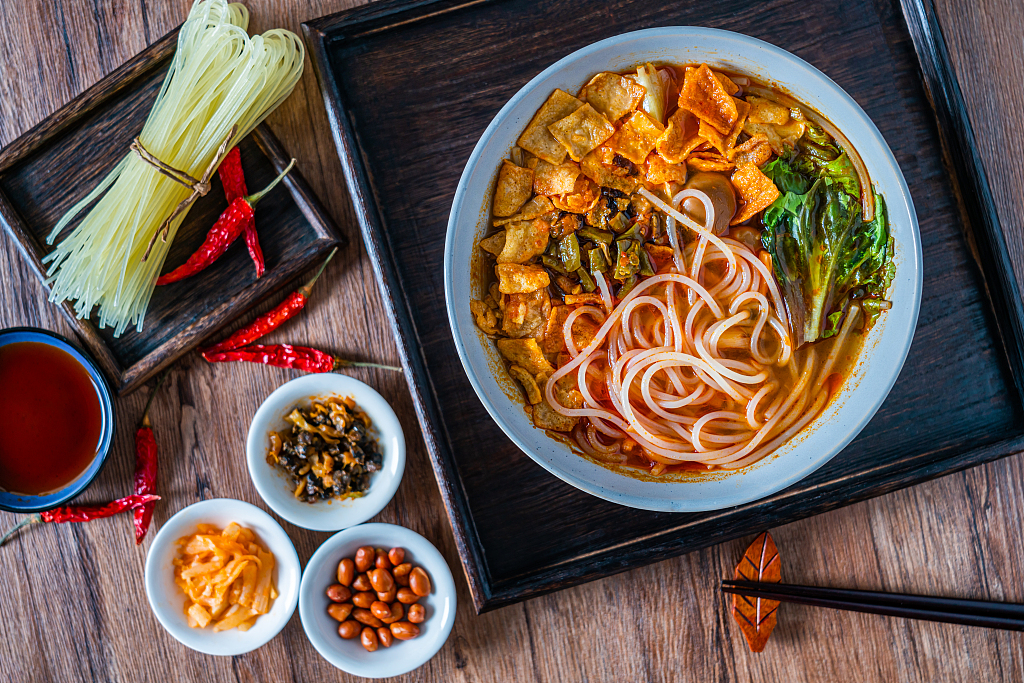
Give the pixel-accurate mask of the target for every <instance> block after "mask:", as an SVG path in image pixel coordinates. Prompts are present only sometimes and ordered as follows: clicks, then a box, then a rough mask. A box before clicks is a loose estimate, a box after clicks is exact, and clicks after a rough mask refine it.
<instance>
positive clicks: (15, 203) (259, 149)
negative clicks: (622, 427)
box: [0, 29, 341, 394]
mask: <svg viewBox="0 0 1024 683" xmlns="http://www.w3.org/2000/svg"><path fill="white" fill-rule="evenodd" d="M177 37H178V31H177V29H175V30H174V31H171V32H170V33H169V34H167V35H166V36H164V37H163V38H161V39H160V40H159V41H157V42H156V43H154V44H153V45H151V46H149V47H148V48H146V49H145V50H143V51H142V52H141V53H139V54H138V55H136V56H135V57H134V58H132V59H131V60H130V61H128V62H126V63H125V64H124V65H122V66H121V67H120V68H118V69H117V70H115V71H113V72H112V73H110V74H109V75H108V76H106V77H105V78H103V79H102V80H101V81H99V82H97V83H96V84H95V85H93V86H92V87H91V88H89V89H88V90H86V91H85V92H84V93H82V94H81V95H79V96H78V97H76V98H75V99H74V100H72V101H71V102H69V103H68V104H67V105H65V106H64V107H62V108H61V109H60V110H59V111H57V112H55V113H54V114H53V115H51V116H50V117H48V118H47V119H45V120H44V121H42V122H41V123H40V124H39V125H37V126H36V127H35V128H33V129H32V130H30V131H28V132H26V133H25V134H24V135H22V136H21V137H19V138H18V139H17V140H15V141H14V142H12V143H11V144H10V145H8V146H7V147H6V148H5V149H3V150H2V151H0V223H2V224H3V227H4V229H5V230H7V232H8V233H9V234H10V235H12V236H13V237H14V239H15V241H16V242H17V244H18V246H19V247H20V249H21V252H22V254H23V255H24V256H25V259H26V261H27V262H28V263H29V264H30V265H31V266H32V269H33V270H34V271H35V273H36V274H37V275H38V276H39V278H40V279H43V280H45V271H46V269H45V266H44V265H43V264H42V260H41V259H42V257H43V256H44V255H45V254H46V253H48V252H49V251H50V250H51V249H52V246H50V245H47V244H46V236H47V234H49V232H50V230H51V229H52V228H53V226H54V225H56V223H57V221H58V220H59V219H60V217H61V216H62V215H63V214H64V213H65V212H66V211H67V210H68V209H69V208H70V207H71V206H72V205H74V204H75V202H77V201H78V200H79V199H80V198H81V197H83V196H85V195H86V194H87V193H88V192H89V191H90V190H91V189H92V188H93V187H94V186H95V185H96V183H97V182H99V180H100V179H101V178H103V176H105V175H106V174H107V172H108V171H109V170H110V169H111V168H113V166H114V165H115V164H116V163H117V162H118V161H119V160H120V159H121V157H123V156H124V154H126V153H127V151H128V145H129V143H130V142H131V141H132V139H133V138H134V137H135V136H136V135H138V133H139V131H141V130H142V126H143V123H144V122H145V119H146V116H147V115H148V114H149V110H150V107H151V105H152V103H153V101H154V100H155V99H156V95H157V92H158V91H159V89H160V85H161V84H162V83H163V80H164V75H165V74H166V73H167V69H168V67H169V66H170V60H171V57H172V56H173V54H174V49H175V47H176V44H177ZM239 148H240V150H241V153H242V164H243V167H244V169H245V173H246V181H247V184H248V187H249V189H250V190H251V191H256V190H258V189H259V188H261V187H263V186H264V185H266V184H267V183H269V182H270V180H271V179H273V177H274V176H276V175H277V174H278V173H279V172H280V171H282V170H283V169H284V167H285V166H287V164H288V161H289V157H288V154H287V153H286V152H285V151H284V150H283V149H282V148H281V145H280V143H279V142H278V141H277V138H275V137H274V135H273V133H271V132H270V129H269V128H268V127H267V126H266V125H262V124H261V125H260V126H258V127H257V128H256V129H255V130H254V131H253V132H252V134H251V135H249V136H247V137H246V138H245V139H244V140H242V142H241V143H240V144H239ZM301 167H302V163H301V161H300V162H299V163H298V164H297V167H296V169H293V170H292V171H291V172H290V173H289V174H288V175H287V176H286V177H285V179H284V181H283V182H282V183H281V186H280V187H279V188H277V189H276V190H274V192H273V194H272V195H269V196H268V197H267V199H266V200H265V201H263V202H261V203H260V206H259V210H258V212H257V215H256V228H257V231H258V232H259V236H260V245H261V247H262V248H263V255H264V257H265V259H266V265H267V269H266V272H265V273H264V275H263V277H261V278H259V279H258V280H257V279H256V276H255V270H254V268H253V265H252V262H251V260H250V259H249V255H248V252H247V251H246V248H245V245H244V243H243V241H242V240H238V241H237V243H236V244H233V245H232V246H231V247H230V248H229V249H228V251H227V252H226V253H225V254H224V256H222V257H221V258H220V259H219V260H218V261H217V263H216V264H214V265H213V266H211V267H210V268H208V269H207V270H205V271H204V272H203V273H202V274H201V275H199V276H196V277H193V278H189V279H187V280H183V281H181V282H177V283H175V284H173V285H168V286H164V287H158V288H157V289H156V291H155V292H154V294H153V299H152V301H151V303H150V306H149V311H148V312H147V313H146V318H145V321H144V324H143V328H142V331H141V332H138V331H136V330H135V328H134V327H132V328H129V329H128V330H126V331H125V332H124V333H123V334H122V335H121V336H120V337H116V338H115V337H114V336H113V334H112V330H111V329H109V328H107V329H100V328H99V327H98V326H97V325H96V324H95V321H94V320H81V319H79V318H77V317H76V316H75V313H74V310H73V309H72V307H71V305H70V304H69V303H64V304H63V305H62V309H63V311H64V313H65V314H66V315H67V317H68V318H69V319H70V320H71V323H72V324H73V325H74V326H75V330H76V331H77V333H78V335H79V337H80V338H81V340H82V342H83V343H84V344H85V346H86V348H87V349H88V350H89V352H90V353H91V354H92V355H93V357H94V358H95V359H96V360H97V362H98V363H99V365H100V366H101V367H102V368H103V371H104V373H105V374H106V376H107V377H108V379H109V380H110V381H111V383H112V385H113V387H114V388H115V389H116V390H117V391H118V392H119V393H122V394H124V393H127V392H130V391H132V390H133V389H135V388H136V387H138V386H139V385H140V384H142V383H143V382H145V381H146V380H147V379H148V378H149V377H151V376H153V375H154V374H155V373H157V372H159V371H160V370H161V369H162V368H163V367H166V366H167V365H169V364H170V363H172V362H173V361H174V360H175V359H177V358H179V357H180V356H182V355H183V354H185V353H187V352H188V351H189V350H191V349H193V348H195V347H196V346H198V345H199V344H200V343H201V342H202V341H203V340H204V339H205V338H207V337H208V336H210V335H211V334H213V333H214V332H216V331H217V329H219V328H220V327H222V326H223V325H225V324H227V323H229V322H230V321H231V320H232V319H234V318H235V317H236V316H238V315H240V314H241V313H243V312H245V311H246V310H247V309H248V308H250V307H251V306H253V305H255V304H256V303H257V302H259V301H260V300H262V299H263V298H265V297H267V296H270V295H271V294H273V293H274V292H276V291H277V290H279V289H281V288H283V287H284V286H285V285H286V284H288V283H289V282H290V281H291V280H292V279H293V278H295V277H296V276H297V275H299V274H300V273H302V272H303V271H304V270H306V269H307V268H308V267H309V266H310V265H312V263H313V262H314V261H316V260H318V259H319V257H321V255H323V254H324V253H325V252H326V251H329V250H330V249H331V248H332V247H334V246H335V245H337V244H339V243H340V241H341V236H340V235H339V233H338V230H337V228H336V227H335V226H334V224H333V222H332V221H331V219H330V217H329V216H328V214H327V212H326V211H325V210H324V209H323V208H322V207H321V205H320V203H319V201H318V200H317V199H316V197H315V196H314V195H313V192H312V190H310V188H309V186H308V185H307V184H306V181H305V180H304V179H303V177H302V174H301V173H300V169H301ZM225 208H227V201H226V199H225V198H224V189H223V187H222V186H221V184H220V180H219V179H216V178H215V180H214V183H213V187H212V189H211V190H210V192H209V194H207V195H206V196H205V197H202V198H201V199H199V200H198V201H197V202H196V203H195V205H193V207H192V210H191V211H190V212H189V214H188V216H187V217H186V219H185V222H184V223H182V225H181V227H180V228H179V230H178V234H177V236H176V238H175V240H174V243H173V244H172V245H171V249H170V252H169V253H168V255H167V260H166V263H165V266H164V270H165V271H169V270H171V269H172V268H174V267H175V266H177V265H179V264H181V263H183V262H184V261H185V259H187V258H188V256H189V255H190V254H191V253H192V252H193V251H195V249H196V248H197V247H198V246H199V245H200V244H202V242H203V239H204V238H205V236H206V232H207V230H208V229H209V228H210V226H211V225H213V223H214V222H215V221H216V219H217V217H218V216H219V215H220V214H221V212H222V211H224V209H225ZM83 215H84V214H83ZM40 305H47V304H46V303H45V302H40Z"/></svg>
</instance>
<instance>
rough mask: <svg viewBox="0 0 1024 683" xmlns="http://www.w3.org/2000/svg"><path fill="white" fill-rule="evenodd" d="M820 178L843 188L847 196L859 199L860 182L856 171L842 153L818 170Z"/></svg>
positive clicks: (848, 158) (844, 153) (847, 157)
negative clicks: (832, 181) (829, 179)
mask: <svg viewBox="0 0 1024 683" xmlns="http://www.w3.org/2000/svg"><path fill="white" fill-rule="evenodd" d="M819 171H820V173H821V177H822V178H831V179H832V180H834V181H835V182H837V183H839V184H840V185H842V186H843V189H844V190H846V193H847V194H850V195H853V196H854V197H858V198H859V197H860V180H859V179H858V178H857V169H855V168H854V167H853V162H852V161H850V157H849V156H847V155H846V152H843V153H842V154H840V155H839V156H838V157H836V158H835V159H834V160H832V161H830V162H828V163H827V164H822V165H821V167H820V168H819Z"/></svg>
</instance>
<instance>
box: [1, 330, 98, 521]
mask: <svg viewBox="0 0 1024 683" xmlns="http://www.w3.org/2000/svg"><path fill="white" fill-rule="evenodd" d="M18 342H36V343H39V344H46V345H47V346H53V347H56V348H58V349H60V350H62V351H64V352H66V353H67V354H68V355H70V356H71V357H72V358H74V359H75V361H77V362H78V363H79V364H80V365H81V366H82V367H83V368H85V370H86V372H88V373H89V377H90V378H92V386H93V388H94V389H95V390H96V397H97V398H98V399H99V403H100V419H101V421H102V422H101V425H100V438H99V441H98V443H97V445H96V455H94V456H93V459H92V462H90V463H89V466H88V467H87V468H86V469H85V471H83V472H82V473H81V474H80V475H78V476H77V477H76V478H75V479H74V480H73V481H71V482H70V483H68V484H66V485H65V486H63V487H62V488H60V489H59V490H57V491H53V492H50V493H45V494H41V495H24V494H20V493H10V492H8V491H4V490H2V489H0V510H6V511H7V512H38V511H40V510H48V509H50V508H54V507H57V506H58V505H62V504H64V503H66V502H67V501H69V500H71V499H72V498H74V497H75V496H77V495H78V494H79V493H81V492H82V491H84V490H85V489H86V488H87V487H88V486H89V484H91V483H92V480H93V479H95V478H96V475H97V474H99V472H100V470H101V469H102V468H103V464H104V463H105V462H106V461H107V455H108V454H109V453H110V444H111V442H112V441H113V438H114V403H113V399H112V397H111V394H110V387H109V386H107V381H106V380H105V379H104V377H103V375H102V373H101V372H100V370H99V368H98V367H97V365H96V363H95V362H94V361H93V359H92V358H91V357H89V355H88V354H86V353H85V352H84V351H82V350H81V349H80V348H78V347H77V346H76V345H74V344H72V343H71V342H70V341H68V340H67V339H65V338H64V337H62V336H60V335H59V334H55V333H53V332H50V331H48V330H42V329H39V328H36V327H11V328H8V329H4V330H0V347H2V346H6V345H7V344H15V343H18ZM17 390H18V389H17V387H13V388H12V387H0V391H17Z"/></svg>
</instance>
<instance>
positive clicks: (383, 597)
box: [326, 545, 431, 652]
mask: <svg viewBox="0 0 1024 683" xmlns="http://www.w3.org/2000/svg"><path fill="white" fill-rule="evenodd" d="M407 559H408V558H407V557H406V552H405V549H404V548H391V549H390V550H385V549H383V548H374V547H373V546H369V545H365V546H361V547H360V548H358V549H357V550H356V554H355V557H345V558H342V560H341V561H340V562H338V573H337V579H338V582H337V583H334V584H331V585H330V586H328V587H327V591H326V593H327V598H328V599H329V600H330V601H331V602H330V604H329V605H328V607H327V613H328V614H329V615H330V616H331V618H332V619H334V620H335V621H338V622H340V623H339V624H338V635H339V636H341V637H342V638H344V639H346V640H351V639H353V638H359V640H360V643H362V646H363V647H364V648H366V650H367V651H368V652H375V651H376V650H377V649H378V648H379V647H391V646H392V645H393V644H394V642H395V640H412V639H413V638H415V637H416V636H418V635H419V634H420V627H419V624H422V623H423V622H424V621H426V619H427V611H426V607H425V606H424V605H422V604H420V602H419V601H420V599H421V598H424V597H426V596H428V595H430V591H431V584H430V576H428V575H427V572H426V571H425V570H424V569H423V568H422V567H419V566H416V565H414V564H413V563H412V562H409V561H407Z"/></svg>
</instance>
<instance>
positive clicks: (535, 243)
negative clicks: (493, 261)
mask: <svg viewBox="0 0 1024 683" xmlns="http://www.w3.org/2000/svg"><path fill="white" fill-rule="evenodd" d="M550 233H551V226H550V225H548V222H547V221H545V220H544V219H543V218H535V219H533V220H532V221H519V222H518V223H510V224H509V225H508V227H507V228H505V246H504V247H502V250H501V253H500V254H498V263H526V262H527V261H529V260H530V259H532V258H533V257H534V256H539V255H541V254H543V253H544V250H545V249H547V248H548V236H549V235H550Z"/></svg>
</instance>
